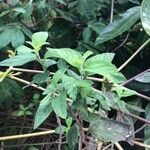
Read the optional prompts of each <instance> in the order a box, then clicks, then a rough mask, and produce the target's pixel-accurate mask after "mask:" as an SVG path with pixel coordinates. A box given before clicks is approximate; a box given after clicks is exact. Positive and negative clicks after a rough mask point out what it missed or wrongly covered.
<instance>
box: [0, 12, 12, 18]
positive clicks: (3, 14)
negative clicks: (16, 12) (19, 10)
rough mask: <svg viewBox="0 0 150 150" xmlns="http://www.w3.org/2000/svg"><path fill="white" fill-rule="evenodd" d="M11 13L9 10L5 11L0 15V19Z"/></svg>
mask: <svg viewBox="0 0 150 150" xmlns="http://www.w3.org/2000/svg"><path fill="white" fill-rule="evenodd" d="M10 12H11V11H10V10H5V11H3V12H2V13H1V14H0V18H1V17H3V16H6V15H7V14H9V13H10Z"/></svg>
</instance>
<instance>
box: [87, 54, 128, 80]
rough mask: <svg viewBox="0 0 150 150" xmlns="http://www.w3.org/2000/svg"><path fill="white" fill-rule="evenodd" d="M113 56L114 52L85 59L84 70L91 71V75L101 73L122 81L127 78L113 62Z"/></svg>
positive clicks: (108, 77)
mask: <svg viewBox="0 0 150 150" xmlns="http://www.w3.org/2000/svg"><path fill="white" fill-rule="evenodd" d="M113 57H114V54H113V53H104V54H100V55H96V56H93V57H91V58H89V59H87V60H86V61H85V63H84V70H85V71H87V72H89V73H90V75H92V74H100V75H102V76H104V77H106V78H107V79H109V80H111V81H113V82H116V83H120V82H121V81H123V80H124V79H125V78H124V76H123V75H122V74H121V73H119V72H118V70H117V68H116V67H115V66H114V65H113V64H112V63H111V61H112V59H113Z"/></svg>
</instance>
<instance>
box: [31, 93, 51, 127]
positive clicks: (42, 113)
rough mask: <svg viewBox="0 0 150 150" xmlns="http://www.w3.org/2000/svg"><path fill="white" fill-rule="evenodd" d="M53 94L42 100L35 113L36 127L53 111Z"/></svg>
mask: <svg viewBox="0 0 150 150" xmlns="http://www.w3.org/2000/svg"><path fill="white" fill-rule="evenodd" d="M52 99H53V98H51V95H50V94H49V95H47V96H46V97H45V98H44V99H43V100H42V101H41V102H40V105H39V107H38V109H37V112H36V114H35V121H34V129H36V128H37V127H38V126H39V125H40V124H41V123H42V122H43V121H44V120H45V119H46V118H47V117H48V116H49V115H50V114H51V112H52V111H53V109H52V107H51V102H52Z"/></svg>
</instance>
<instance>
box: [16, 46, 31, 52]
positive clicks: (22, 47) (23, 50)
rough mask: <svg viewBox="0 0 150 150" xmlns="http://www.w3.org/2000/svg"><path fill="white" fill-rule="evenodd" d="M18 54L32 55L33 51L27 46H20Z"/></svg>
mask: <svg viewBox="0 0 150 150" xmlns="http://www.w3.org/2000/svg"><path fill="white" fill-rule="evenodd" d="M16 50H17V53H18V54H24V53H31V52H33V50H32V49H31V48H29V47H27V46H25V45H21V46H19V47H18V48H17V49H16Z"/></svg>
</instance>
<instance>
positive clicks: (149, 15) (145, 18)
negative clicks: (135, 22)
mask: <svg viewBox="0 0 150 150" xmlns="http://www.w3.org/2000/svg"><path fill="white" fill-rule="evenodd" d="M149 10H150V1H149V0H143V2H142V5H141V13H140V15H141V21H142V25H143V27H144V29H145V31H146V33H147V34H148V35H149V36H150V11H149Z"/></svg>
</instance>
